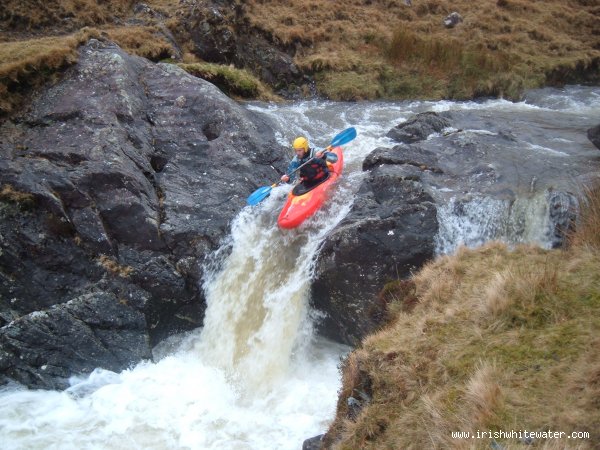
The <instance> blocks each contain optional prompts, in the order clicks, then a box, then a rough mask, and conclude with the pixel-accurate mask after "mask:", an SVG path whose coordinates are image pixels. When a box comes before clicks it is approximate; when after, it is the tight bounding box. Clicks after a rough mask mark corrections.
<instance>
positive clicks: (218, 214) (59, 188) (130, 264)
mask: <svg viewBox="0 0 600 450" xmlns="http://www.w3.org/2000/svg"><path fill="white" fill-rule="evenodd" d="M0 139H1V141H0V155H1V158H0V318H1V319H0V321H1V323H0V324H1V325H2V328H0V371H1V373H2V374H3V375H4V376H8V377H10V378H13V379H16V380H18V381H20V382H23V383H25V384H28V385H30V386H36V387H52V388H56V387H64V385H65V377H66V376H68V375H69V374H71V373H75V372H85V371H88V370H91V369H93V368H94V367H96V366H101V367H106V368H110V369H113V370H120V369H123V368H125V367H127V366H128V365H130V364H133V363H135V362H137V361H139V360H140V359H143V358H148V357H150V346H151V345H152V343H155V342H157V341H158V340H159V339H161V338H162V337H164V336H166V335H167V334H169V333H172V332H176V331H181V330H185V329H189V328H192V327H197V326H199V325H200V324H201V321H202V315H203V308H204V302H203V294H202V292H200V290H199V280H200V279H201V277H202V262H203V259H204V257H205V256H206V255H207V253H209V252H211V251H212V250H213V249H215V248H216V247H217V246H218V244H219V242H220V240H221V239H222V238H223V237H224V236H225V235H226V233H227V232H228V228H229V222H230V220H231V219H232V217H233V216H234V215H235V214H236V213H237V212H238V211H239V210H240V208H241V207H242V206H243V205H244V201H245V197H246V194H247V193H249V192H252V191H253V190H254V189H256V188H257V187H258V186H257V184H256V183H262V182H265V181H266V180H271V179H272V178H273V177H274V176H277V175H278V173H279V171H282V170H284V169H285V165H286V162H284V161H283V159H282V156H283V152H281V149H280V146H279V145H278V144H277V143H276V142H275V139H274V137H273V131H272V127H271V126H270V125H269V124H268V123H266V122H265V121H264V119H261V118H259V117H256V116H255V115H253V114H252V113H251V112H249V111H247V110H245V109H244V108H242V107H241V106H239V105H238V104H236V103H235V102H233V101H232V100H230V99H228V98H227V97H226V96H225V95H223V94H222V93H221V92H220V91H219V90H218V89H216V88H215V87H214V86H213V85H211V84H209V83H207V82H205V81H203V80H201V79H198V78H194V77H192V76H190V75H188V74H187V73H185V72H183V71H182V70H181V69H179V68H177V67H175V66H173V65H169V64H153V63H150V62H149V61H147V60H145V59H142V58H138V57H133V56H129V55H127V54H126V53H124V52H123V51H121V50H120V49H119V48H118V47H117V46H115V45H112V44H106V43H101V42H99V41H95V40H92V41H90V43H89V44H88V45H86V46H84V47H82V48H81V49H80V56H79V62H78V64H77V65H76V66H74V67H73V68H71V69H70V70H68V71H67V73H66V74H65V76H64V77H63V79H62V81H60V82H59V83H58V84H56V85H55V86H53V87H52V88H50V89H49V90H47V91H46V92H45V93H44V94H43V95H41V96H40V97H39V98H37V99H36V100H35V101H34V103H33V105H32V107H31V108H30V110H29V111H27V112H26V113H23V114H21V115H20V116H19V117H18V118H16V119H14V120H12V121H7V122H5V123H4V124H3V125H2V127H1V128H0Z"/></svg>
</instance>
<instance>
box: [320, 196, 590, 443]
mask: <svg viewBox="0 0 600 450" xmlns="http://www.w3.org/2000/svg"><path fill="white" fill-rule="evenodd" d="M593 192H594V194H593V196H592V198H593V199H594V200H595V201H597V200H598V199H599V198H600V196H599V195H598V194H599V191H597V190H596V191H593ZM592 198H590V201H589V202H588V208H587V209H585V211H584V212H583V214H582V223H589V225H588V226H585V225H581V226H580V227H579V228H578V231H577V234H576V235H575V236H574V237H573V245H572V246H571V247H570V248H568V249H565V250H550V251H548V250H543V249H540V248H536V247H532V246H519V247H517V248H515V249H509V248H507V247H506V246H505V245H503V244H500V243H490V244H488V245H486V246H484V247H482V248H480V249H476V250H469V249H466V248H461V249H459V250H458V251H457V253H456V254H455V255H454V256H445V257H442V258H439V259H437V260H436V261H433V262H431V263H430V264H428V265H427V266H426V267H424V268H423V269H422V270H421V271H420V272H419V273H418V274H416V276H414V277H413V281H414V284H415V291H414V292H415V294H416V297H417V299H418V302H415V303H414V309H412V312H407V311H406V309H405V308H403V307H402V305H398V306H396V307H394V305H393V303H394V302H393V301H392V303H391V304H390V305H389V311H391V312H393V313H394V315H395V316H394V317H393V320H391V321H390V324H389V325H388V326H387V327H386V328H385V329H383V330H381V331H380V332H378V333H376V334H374V335H372V336H369V337H368V338H367V339H365V340H364V342H363V345H362V347H361V348H360V349H359V350H358V351H356V352H355V353H353V354H351V355H350V356H349V357H348V362H347V368H348V369H347V371H348V373H346V372H344V373H343V380H342V381H343V386H342V389H341V391H340V399H339V402H338V412H337V416H336V419H335V421H334V423H333V425H332V427H331V429H330V432H329V433H328V436H327V440H326V443H327V446H328V448H341V449H355V448H361V449H388V448H415V449H417V448H482V449H483V448H489V447H490V444H491V441H490V440H489V439H476V440H468V441H461V440H459V439H453V438H452V435H451V432H452V431H470V432H471V433H476V432H477V431H478V430H480V431H481V430H485V431H486V432H487V431H510V430H525V429H526V430H530V431H540V430H547V429H549V428H550V429H552V430H556V431H564V432H571V431H583V432H589V433H590V436H591V438H590V439H589V440H581V441H578V442H577V443H576V445H577V446H578V447H576V448H594V445H596V443H597V442H598V441H599V439H600V431H599V430H600V407H599V406H600V403H598V402H599V400H598V399H599V398H600V350H599V349H600V345H599V344H600V340H599V339H598V336H599V333H600V270H599V268H600V256H599V255H600V253H599V252H598V247H597V246H596V245H597V241H596V237H597V236H598V235H599V234H600V229H599V228H598V224H599V223H600V221H599V220H598V215H597V211H598V210H596V212H594V208H595V206H591V205H593V204H594V203H593V201H592ZM596 205H597V204H596ZM584 217H595V219H591V218H590V219H583V218H584ZM586 220H588V221H589V222H586ZM588 227H589V228H588ZM390 289H391V288H390V287H388V288H387V290H388V294H390V292H393V290H392V291H391V290H390ZM411 292H413V291H411ZM365 382H368V384H369V385H370V392H371V397H372V399H371V400H370V402H368V404H366V405H363V407H362V408H361V409H360V410H359V411H358V412H354V416H351V415H349V412H350V411H349V409H348V407H347V406H346V399H347V398H348V396H349V395H351V394H350V393H351V392H355V390H356V387H357V386H361V385H364V384H365ZM496 441H497V442H496V443H497V444H499V445H502V446H503V448H506V449H510V448H525V446H524V444H523V443H521V442H519V441H518V440H514V439H497V440H496ZM570 444H573V442H570V441H567V440H557V441H550V440H547V441H543V440H542V441H537V442H536V443H535V446H536V448H566V447H568V446H569V445H570ZM569 448H575V447H569Z"/></svg>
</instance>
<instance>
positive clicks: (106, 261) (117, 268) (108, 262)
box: [98, 255, 134, 278]
mask: <svg viewBox="0 0 600 450" xmlns="http://www.w3.org/2000/svg"><path fill="white" fill-rule="evenodd" d="M98 264H99V265H100V266H102V267H104V270H106V271H107V272H109V273H112V274H113V275H116V276H119V277H121V278H129V276H130V275H131V274H132V273H133V271H134V269H133V267H130V266H123V265H121V264H119V263H118V262H117V261H115V260H114V259H113V258H111V257H110V256H107V255H100V256H99V257H98Z"/></svg>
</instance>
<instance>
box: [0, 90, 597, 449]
mask: <svg viewBox="0 0 600 450" xmlns="http://www.w3.org/2000/svg"><path fill="white" fill-rule="evenodd" d="M597 92H598V91H597V90H596V91H594V95H597ZM552 95H554V96H556V95H558V94H552ZM563 97H568V98H569V101H565V100H564V99H563ZM563 97H560V95H558V100H553V98H552V96H545V97H542V100H541V101H539V102H538V103H539V105H538V104H529V103H520V104H513V103H509V102H505V101H502V100H494V101H489V102H482V103H477V102H467V103H460V104H456V103H452V102H439V103H431V102H412V103H351V104H346V103H330V102H303V103H296V104H290V105H262V104H254V105H249V108H250V109H252V110H255V111H259V112H261V113H264V114H267V115H269V116H270V117H271V118H272V119H273V120H274V121H275V122H277V123H278V125H279V128H280V129H281V130H283V131H280V132H279V135H278V136H279V139H280V140H281V142H282V143H284V144H289V142H291V140H292V139H293V137H295V136H296V135H297V134H305V135H307V136H308V137H309V138H310V139H311V141H312V143H313V145H315V146H317V147H322V146H325V145H327V144H328V139H331V138H332V137H333V136H334V135H335V134H337V133H338V132H339V131H341V130H343V129H345V128H347V127H349V126H355V127H356V128H357V130H358V137H357V139H356V141H355V142H353V143H351V144H350V145H348V146H347V147H346V149H345V150H346V151H345V160H346V167H345V176H344V177H343V179H342V181H341V183H340V184H339V186H338V187H337V189H338V194H339V195H338V196H337V197H336V199H335V200H333V201H332V202H331V203H330V204H329V205H328V206H327V207H326V208H324V209H323V210H322V211H320V212H319V213H318V214H317V216H316V217H315V218H314V219H312V220H310V221H309V222H308V223H307V224H306V225H305V226H302V227H301V228H300V229H298V230H293V231H286V232H283V231H281V230H279V229H278V228H277V227H276V225H275V218H276V216H277V212H278V210H279V208H280V207H281V205H282V202H283V196H284V195H285V193H286V190H287V189H289V187H278V188H276V189H274V191H273V193H272V195H271V196H270V197H269V199H267V200H266V201H265V202H263V204H261V205H260V206H259V207H257V208H255V209H250V208H246V209H244V210H243V211H242V212H241V213H240V215H239V216H238V217H237V218H236V220H235V222H234V223H233V225H232V233H231V237H230V240H229V242H227V243H225V244H224V246H223V248H222V249H221V250H220V251H219V252H218V253H217V254H216V255H214V258H213V260H212V261H211V265H210V267H209V270H208V276H207V279H206V280H205V285H204V288H205V291H206V294H207V299H208V309H207V312H206V321H205V323H206V326H205V327H204V329H202V330H196V331H194V332H191V333H189V334H187V335H185V336H178V337H176V338H174V339H172V340H171V341H169V342H166V343H164V344H163V345H161V346H160V348H158V349H156V362H145V363H142V364H139V365H138V366H136V367H134V368H132V369H131V370H126V371H124V372H122V373H113V372H109V371H105V370H96V371H95V372H94V373H92V374H91V375H90V376H88V377H83V378H79V379H77V378H74V379H72V380H71V384H72V386H71V387H70V388H69V389H67V390H66V391H65V392H53V391H28V390H24V389H22V388H20V387H18V386H8V387H5V388H4V389H3V390H2V391H1V392H0V436H1V444H0V447H1V448H2V449H57V450H58V449H60V450H63V449H111V450H117V449H261V450H263V449H298V448H300V447H301V445H302V441H303V440H304V439H306V438H308V437H311V436H314V435H316V434H320V433H322V432H324V431H325V430H326V428H327V425H328V423H329V421H330V420H332V418H333V414H334V410H335V403H336V400H337V390H338V388H339V374H338V370H337V365H338V362H339V358H340V356H341V355H342V354H343V353H344V352H346V351H347V350H348V349H347V348H345V347H342V346H338V345H335V344H333V343H331V342H326V341H323V340H320V339H317V338H315V336H314V335H313V332H312V323H313V318H312V317H311V313H310V311H309V310H308V306H307V305H308V295H309V286H310V277H311V273H312V264H313V261H314V257H315V255H316V253H317V252H318V248H319V245H320V243H321V241H322V239H323V237H324V236H325V235H326V234H327V233H328V232H329V231H330V230H331V228H333V227H334V226H335V224H336V223H337V222H338V221H339V220H341V219H342V218H343V216H344V215H345V214H346V212H347V211H348V210H349V208H350V206H351V201H352V195H351V193H352V192H353V191H354V190H355V189H357V187H358V184H359V181H360V179H361V177H362V176H363V175H362V174H361V171H360V165H361V162H362V160H363V158H364V156H366V154H368V153H369V152H370V151H371V150H373V149H374V148H376V147H377V146H389V145H390V144H391V143H390V142H389V141H388V140H387V139H386V138H385V137H384V136H385V134H386V133H387V131H388V130H389V129H390V128H392V127H393V126H394V125H396V124H397V123H399V122H401V121H402V120H405V119H407V118H408V117H410V116H411V115H412V114H414V113H416V112H421V111H426V110H431V109H437V110H444V109H452V108H461V109H475V110H477V109H481V110H489V111H494V110H497V109H498V110H514V111H515V112H519V111H522V110H531V109H545V110H555V111H556V112H557V114H568V115H576V114H578V111H579V110H581V111H583V115H582V117H584V118H585V115H587V114H592V112H593V113H594V114H596V113H597V112H598V105H597V104H595V103H590V101H589V98H590V96H588V95H580V94H579V93H578V92H575V93H573V92H569V93H567V94H565V95H564V96H563ZM511 108H512V109H511ZM553 108H554V109H553ZM590 111H592V112H590ZM484 131H485V130H484ZM569 142H570V141H569ZM530 144H531V145H540V146H544V145H543V143H538V142H533V141H532V142H530ZM492 203H493V202H492ZM535 205H536V203H535V202H534V204H533V206H531V208H530V209H529V210H528V209H527V208H528V206H527V205H525V206H523V208H522V209H523V210H524V211H529V212H527V213H524V214H525V215H526V216H527V215H529V216H532V215H533V216H536V217H543V211H542V212H536V211H537V210H536V208H537V206H535ZM539 208H541V209H543V207H542V206H540V207H539ZM517 209H518V208H517ZM497 210H498V211H499V209H498V205H495V204H489V202H488V203H486V202H485V201H483V202H473V208H472V209H471V210H470V212H469V213H468V214H466V215H465V217H467V218H468V220H466V219H465V221H463V222H460V221H454V222H453V217H454V216H453V215H452V214H451V212H449V213H448V214H447V218H446V219H444V224H443V227H442V228H443V230H445V231H443V233H444V235H443V238H444V239H446V240H445V241H444V244H443V245H446V246H447V247H445V248H447V249H452V248H454V247H455V246H456V245H457V243H458V242H461V241H462V242H469V243H471V244H473V245H475V244H477V243H481V242H483V241H485V240H486V239H489V238H490V237H494V236H492V235H491V234H487V233H488V231H489V230H496V229H498V228H501V229H503V230H504V231H502V230H500V231H499V233H502V232H505V230H506V227H504V225H499V223H502V221H503V220H505V218H504V217H503V215H502V213H500V212H498V213H496V214H495V213H494V211H497ZM449 211H451V209H449ZM442 217H443V214H442ZM519 217H520V216H519ZM482 218H484V219H482ZM497 221H500V222H497ZM534 222H535V220H534V221H530V222H528V223H530V224H533V225H532V226H529V225H527V226H524V225H522V224H518V226H517V225H515V226H514V228H515V229H517V228H518V229H519V230H521V231H518V233H517V234H518V235H519V237H518V239H524V240H527V239H532V236H533V238H537V236H538V235H539V233H538V231H537V230H539V229H540V228H539V227H536V226H535V225H534ZM502 227H504V228H502ZM542 228H543V226H542ZM522 230H526V231H525V232H524V231H522ZM519 233H520V234H519ZM528 233H529V234H528ZM536 233H538V234H536ZM492 234H493V233H492ZM441 251H445V250H441ZM448 251H451V250H448Z"/></svg>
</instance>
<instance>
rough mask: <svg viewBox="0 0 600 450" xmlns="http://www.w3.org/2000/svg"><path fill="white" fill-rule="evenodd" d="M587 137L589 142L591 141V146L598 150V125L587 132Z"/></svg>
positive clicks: (599, 135) (599, 130) (599, 139)
mask: <svg viewBox="0 0 600 450" xmlns="http://www.w3.org/2000/svg"><path fill="white" fill-rule="evenodd" d="M587 137H588V139H589V140H590V141H592V144H594V145H595V146H596V147H597V148H599V149H600V125H597V126H595V127H593V128H590V129H589V130H587Z"/></svg>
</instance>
